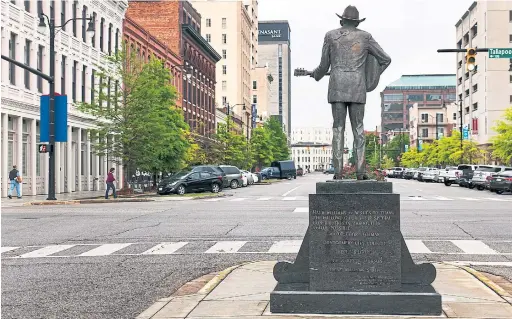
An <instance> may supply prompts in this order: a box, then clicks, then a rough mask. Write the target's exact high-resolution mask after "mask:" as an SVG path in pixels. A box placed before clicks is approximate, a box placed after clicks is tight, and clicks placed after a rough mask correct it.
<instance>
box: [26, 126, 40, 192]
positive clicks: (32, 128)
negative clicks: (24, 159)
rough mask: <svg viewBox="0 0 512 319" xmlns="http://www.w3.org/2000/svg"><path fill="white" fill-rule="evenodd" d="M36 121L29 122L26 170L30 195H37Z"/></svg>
mask: <svg viewBox="0 0 512 319" xmlns="http://www.w3.org/2000/svg"><path fill="white" fill-rule="evenodd" d="M36 121H37V120H36V119H32V120H31V121H30V144H29V145H30V147H29V154H30V159H29V161H28V162H29V166H30V169H29V170H28V171H29V172H30V173H29V174H30V176H31V179H30V182H31V189H32V194H31V195H37V156H39V150H38V148H37V136H36V135H37V127H36Z"/></svg>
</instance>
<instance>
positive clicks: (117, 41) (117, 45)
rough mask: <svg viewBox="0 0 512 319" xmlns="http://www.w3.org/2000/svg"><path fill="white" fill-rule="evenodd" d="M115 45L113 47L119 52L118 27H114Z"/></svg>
mask: <svg viewBox="0 0 512 319" xmlns="http://www.w3.org/2000/svg"><path fill="white" fill-rule="evenodd" d="M115 45H116V47H115V48H114V50H115V52H116V54H117V53H118V52H119V29H118V28H117V29H116V41H115Z"/></svg>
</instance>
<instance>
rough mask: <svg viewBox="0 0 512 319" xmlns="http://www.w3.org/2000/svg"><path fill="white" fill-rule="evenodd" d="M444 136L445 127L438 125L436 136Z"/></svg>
mask: <svg viewBox="0 0 512 319" xmlns="http://www.w3.org/2000/svg"><path fill="white" fill-rule="evenodd" d="M443 136H444V128H443V127H438V128H437V134H436V138H441V137H443Z"/></svg>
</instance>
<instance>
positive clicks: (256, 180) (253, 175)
mask: <svg viewBox="0 0 512 319" xmlns="http://www.w3.org/2000/svg"><path fill="white" fill-rule="evenodd" d="M251 174H252V180H253V181H254V183H257V182H258V181H259V178H258V175H257V174H254V173H251Z"/></svg>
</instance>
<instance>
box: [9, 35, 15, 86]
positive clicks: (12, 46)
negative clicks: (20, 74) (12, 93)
mask: <svg viewBox="0 0 512 319" xmlns="http://www.w3.org/2000/svg"><path fill="white" fill-rule="evenodd" d="M16 37H17V35H16V34H14V33H12V32H11V38H10V39H9V57H10V58H11V59H14V60H15V59H16ZM9 82H10V83H11V84H12V85H16V66H15V65H14V63H9Z"/></svg>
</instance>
